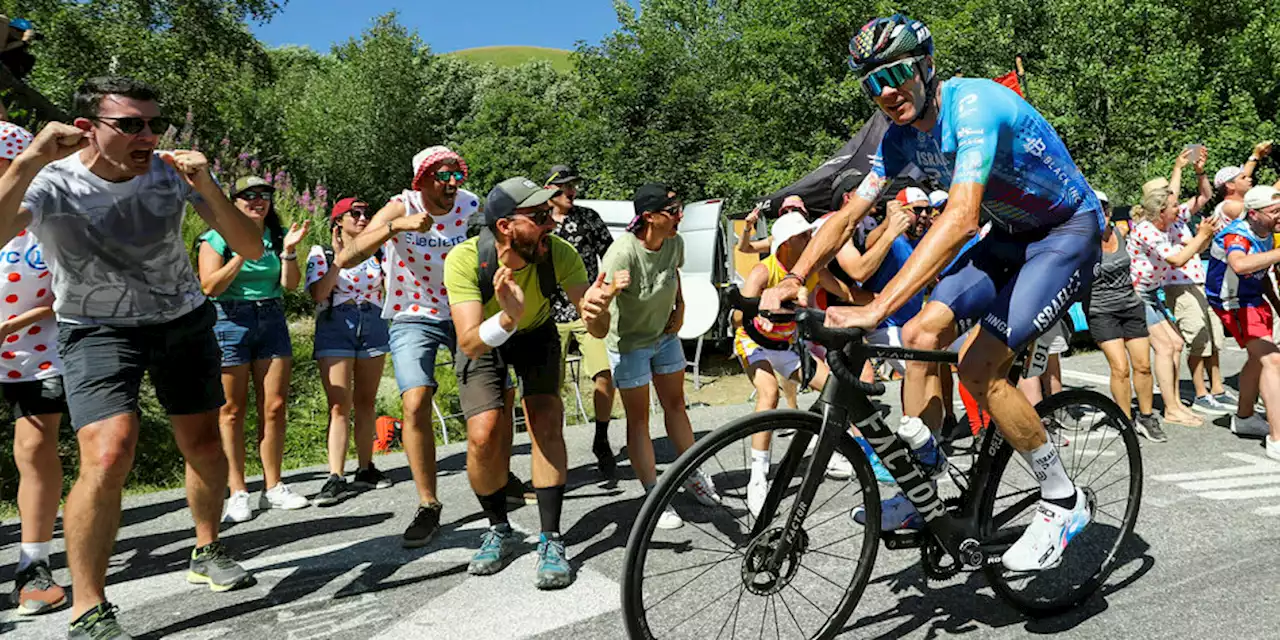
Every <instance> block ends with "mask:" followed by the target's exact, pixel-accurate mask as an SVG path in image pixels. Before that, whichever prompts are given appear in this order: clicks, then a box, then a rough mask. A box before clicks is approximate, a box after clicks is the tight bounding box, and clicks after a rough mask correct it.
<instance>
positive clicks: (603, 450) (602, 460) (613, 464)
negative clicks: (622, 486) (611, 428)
mask: <svg viewBox="0 0 1280 640" xmlns="http://www.w3.org/2000/svg"><path fill="white" fill-rule="evenodd" d="M591 453H594V454H595V456H596V469H599V470H600V475H601V476H604V479H605V480H616V479H617V477H618V460H617V459H616V458H614V457H613V448H612V447H610V446H609V443H608V442H597V443H595V444H593V445H592V446H591Z"/></svg>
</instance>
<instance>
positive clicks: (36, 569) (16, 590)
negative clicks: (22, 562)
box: [9, 560, 67, 616]
mask: <svg viewBox="0 0 1280 640" xmlns="http://www.w3.org/2000/svg"><path fill="white" fill-rule="evenodd" d="M9 600H10V601H11V602H13V604H15V605H18V615H20V616H34V615H39V614H41V613H48V612H50V611H53V610H55V609H59V608H61V607H62V605H64V604H66V603H67V592H66V590H65V589H63V588H62V587H60V586H58V583H56V582H54V581H53V572H52V571H50V570H49V563H48V562H44V561H43V560H42V561H40V562H33V563H31V564H29V565H27V567H26V568H25V569H23V570H21V571H19V572H18V575H16V576H14V578H13V593H12V594H10V595H9Z"/></svg>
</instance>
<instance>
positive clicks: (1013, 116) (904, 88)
mask: <svg viewBox="0 0 1280 640" xmlns="http://www.w3.org/2000/svg"><path fill="white" fill-rule="evenodd" d="M849 65H850V67H852V69H853V71H854V72H855V73H857V74H858V76H859V78H860V80H861V84H862V87H863V89H864V90H865V91H866V93H867V95H868V96H869V97H871V99H872V100H874V101H875V103H876V106H878V107H879V108H880V110H881V111H883V112H884V113H885V114H886V115H888V116H889V118H890V119H891V120H892V121H893V123H892V125H891V126H890V127H889V129H888V130H887V131H886V132H885V134H884V138H883V139H882V140H881V143H880V149H879V152H878V153H877V154H876V156H875V158H874V160H873V163H872V172H871V173H870V174H869V175H868V176H867V178H866V179H865V180H864V181H863V183H862V185H861V186H860V187H859V188H858V190H857V193H856V195H855V196H854V197H852V198H850V200H849V201H848V202H847V203H846V204H845V206H844V207H842V208H841V209H840V211H838V212H837V213H836V214H835V215H834V216H833V217H832V219H831V220H829V221H828V222H827V224H825V225H823V227H822V229H821V230H820V232H819V233H818V235H817V236H816V237H815V238H814V239H813V241H812V242H810V243H809V246H808V249H807V250H806V251H805V255H804V256H803V257H802V258H801V259H800V261H799V262H798V263H797V264H796V266H795V267H794V268H793V269H792V270H791V273H790V277H789V278H788V279H786V280H783V281H782V282H781V283H779V285H778V286H777V287H776V288H774V289H772V290H770V291H768V292H766V294H765V300H764V304H765V306H766V308H775V309H776V308H778V307H779V305H780V303H781V302H783V301H785V300H796V301H797V302H798V303H800V304H803V303H804V300H805V298H804V297H803V296H802V295H800V294H801V293H802V292H801V289H802V287H803V283H804V281H805V278H806V276H807V275H808V274H809V273H811V272H813V270H814V269H817V268H819V267H821V266H822V265H825V264H826V263H827V261H828V260H830V259H831V257H832V256H834V255H835V253H836V251H837V250H838V249H839V248H840V247H841V246H842V245H843V244H844V242H845V240H847V239H848V238H849V237H850V235H851V234H852V233H853V230H854V228H855V226H856V225H857V223H858V222H859V221H860V220H861V219H862V218H863V216H865V215H866V213H867V212H868V211H870V210H871V207H872V204H873V203H874V202H875V200H876V198H877V196H878V195H879V194H880V192H881V191H882V190H883V189H884V188H886V187H887V186H888V184H889V183H890V182H891V181H892V180H891V179H892V178H893V177H895V176H896V175H898V174H899V173H900V172H901V171H902V170H903V169H904V168H905V167H906V166H907V165H908V164H914V165H916V166H917V167H919V168H920V169H921V170H923V171H924V172H925V173H926V174H928V175H929V176H930V177H932V178H933V179H934V180H935V181H937V182H938V183H939V184H941V185H943V186H944V188H947V189H948V191H949V196H950V197H949V200H948V203H947V208H946V210H945V211H944V212H943V214H942V215H941V216H939V217H938V219H937V220H936V221H935V222H934V224H933V227H932V228H931V229H930V230H929V232H928V233H927V234H925V236H924V238H923V239H922V240H921V241H920V243H919V244H918V245H917V246H916V248H915V251H914V252H913V253H912V254H911V257H910V258H909V259H908V260H907V261H906V262H905V263H904V264H903V266H902V269H901V270H900V271H898V273H897V274H896V275H895V276H894V277H893V278H892V279H891V280H890V281H889V282H888V283H887V284H885V286H884V288H883V290H882V291H881V292H880V294H879V295H878V296H877V297H876V299H875V301H874V302H872V303H871V304H869V305H867V306H864V307H840V308H833V309H831V310H829V311H828V314H827V321H828V323H830V324H832V325H833V326H842V327H861V328H863V329H866V330H868V331H870V330H873V329H875V328H876V327H877V326H879V325H880V323H881V322H883V321H884V320H885V319H886V318H888V317H890V316H891V315H892V314H893V313H894V312H895V311H897V310H899V309H901V308H902V307H903V306H904V305H907V304H909V302H910V301H911V300H912V299H914V298H915V296H916V294H917V293H918V292H920V291H921V290H923V289H924V288H925V287H927V286H929V285H930V284H932V283H933V282H935V281H937V279H938V276H939V275H941V276H942V279H941V281H940V282H938V285H937V288H936V289H934V291H933V294H932V297H931V298H930V300H929V302H928V303H927V304H926V305H925V307H924V309H923V310H922V311H921V313H920V314H918V315H917V316H916V317H915V318H914V319H912V320H911V321H910V322H909V323H907V325H906V327H904V329H903V332H902V333H903V340H904V342H906V343H907V346H909V347H915V348H927V349H937V348H940V347H945V346H946V345H948V344H950V343H951V341H952V340H953V339H954V337H955V335H956V325H957V323H958V322H959V323H966V324H967V323H971V322H973V321H980V323H981V329H980V331H979V333H978V335H977V337H976V339H974V340H973V341H972V342H971V343H970V348H968V349H967V350H965V352H964V353H963V354H962V355H961V359H960V368H959V370H960V376H961V380H962V381H963V382H964V385H965V387H967V388H968V389H969V391H970V392H972V394H973V396H974V397H975V399H977V401H978V404H979V405H980V406H981V407H982V408H983V409H984V410H986V411H987V412H989V413H990V414H991V415H992V417H993V418H994V419H995V423H996V424H997V425H999V427H1000V430H1001V433H1003V434H1004V436H1005V438H1007V439H1008V440H1009V442H1010V443H1011V444H1012V445H1013V447H1014V448H1015V449H1017V450H1018V451H1019V452H1022V455H1023V457H1024V458H1025V459H1026V462H1027V464H1028V465H1029V466H1030V467H1031V469H1032V471H1033V472H1034V475H1035V477H1036V478H1037V479H1038V480H1039V482H1040V498H1041V499H1040V503H1039V506H1038V509H1037V510H1036V512H1035V514H1034V515H1033V520H1032V522H1031V524H1030V525H1029V526H1028V527H1027V529H1026V531H1025V532H1024V533H1023V535H1022V537H1021V538H1019V540H1018V541H1017V542H1016V543H1015V544H1014V545H1013V546H1012V547H1011V548H1010V549H1009V550H1008V551H1006V552H1005V553H1004V554H1003V558H1002V560H1003V563H1004V566H1005V567H1006V568H1008V569H1010V570H1013V571H1037V570H1042V569H1047V568H1050V567H1053V566H1055V565H1056V564H1057V563H1059V562H1060V560H1061V558H1062V553H1063V550H1064V549H1065V548H1066V546H1067V544H1068V542H1070V540H1071V538H1072V537H1073V536H1074V535H1076V534H1077V533H1079V532H1080V531H1081V530H1083V529H1084V528H1085V527H1086V526H1087V525H1088V524H1089V522H1090V520H1091V517H1092V514H1091V513H1090V510H1089V506H1088V504H1087V503H1086V500H1085V496H1084V493H1083V492H1081V491H1080V490H1079V489H1077V488H1076V487H1075V486H1074V484H1073V483H1072V481H1071V480H1070V478H1068V477H1067V473H1066V470H1065V469H1064V467H1063V464H1062V461H1061V460H1060V459H1059V457H1058V453H1057V451H1056V450H1055V448H1054V446H1053V443H1052V442H1050V441H1049V440H1048V438H1047V435H1046V433H1045V430H1044V427H1042V426H1041V424H1040V419H1039V417H1038V416H1037V414H1036V411H1035V408H1034V407H1032V406H1031V403H1030V402H1028V401H1027V399H1026V398H1025V397H1024V396H1023V395H1022V394H1021V393H1019V392H1018V390H1017V389H1016V388H1014V387H1013V386H1012V385H1010V384H1009V383H1008V382H1007V381H1006V379H1005V376H1006V374H1007V373H1008V371H1009V368H1010V367H1011V365H1012V364H1013V360H1014V355H1015V354H1016V353H1017V352H1018V351H1019V350H1020V349H1021V348H1022V347H1023V346H1025V345H1026V344H1028V343H1030V342H1031V341H1032V340H1034V339H1035V338H1036V336H1038V335H1039V334H1041V333H1043V332H1044V331H1046V330H1047V329H1049V328H1050V327H1052V326H1053V324H1054V323H1055V322H1057V321H1058V319H1059V318H1061V317H1062V316H1063V315H1064V314H1065V313H1066V311H1067V307H1068V306H1069V305H1070V304H1071V302H1072V300H1073V299H1074V298H1075V297H1076V295H1077V294H1078V293H1079V292H1080V291H1081V290H1082V289H1083V288H1085V287H1087V285H1088V284H1089V283H1090V282H1091V281H1092V279H1093V270H1094V267H1095V266H1096V265H1097V264H1098V260H1099V257H1100V255H1099V254H1100V250H1099V246H1100V244H1099V238H1100V237H1101V233H1102V224H1103V223H1102V213H1101V212H1102V206H1101V204H1099V202H1098V199H1097V198H1096V197H1095V196H1094V195H1093V190H1092V189H1091V188H1090V187H1089V185H1088V183H1086V182H1085V179H1084V177H1083V176H1082V175H1080V170H1079V169H1077V168H1076V165H1075V163H1074V162H1073V161H1072V160H1071V157H1070V156H1069V155H1068V154H1067V150H1066V148H1065V147H1064V146H1063V143H1062V140H1061V139H1060V138H1059V137H1058V134H1057V133H1056V132H1055V131H1054V130H1053V127H1051V126H1050V125H1049V123H1048V122H1046V121H1045V120H1044V118H1043V117H1042V116H1041V115H1040V114H1039V113H1037V112H1036V110H1035V109H1033V108H1032V107H1031V105H1029V104H1027V102H1026V101H1025V100H1023V99H1022V98H1021V97H1020V96H1018V95H1017V94H1016V93H1014V92H1013V91H1010V90H1009V89H1007V88H1005V87H1003V86H1001V85H999V84H997V83H995V82H992V81H990V80H982V79H969V78H955V79H952V80H948V81H946V82H941V81H940V79H939V78H938V77H937V75H936V73H935V68H934V65H933V38H932V36H931V35H930V34H929V29H928V28H927V27H926V26H925V25H924V24H923V23H921V22H919V21H917V20H912V19H910V18H908V17H906V16H903V15H894V16H892V17H889V18H877V19H875V20H872V21H870V22H868V23H867V24H865V25H863V26H862V27H861V28H860V29H859V30H858V32H857V33H856V34H854V36H853V38H852V39H851V40H850V41H849ZM984 209H985V213H986V217H987V218H988V219H989V220H990V221H991V222H992V223H993V228H992V230H991V231H990V233H988V234H987V235H986V236H985V237H984V238H982V239H981V240H979V241H978V242H977V243H976V244H974V246H973V247H971V248H970V249H969V250H967V251H965V252H964V253H963V254H962V255H961V253H960V251H961V248H962V247H963V246H964V244H965V243H966V241H968V240H969V239H970V238H971V237H973V236H974V235H976V234H977V233H978V229H979V226H980V225H981V224H982V222H983V220H982V218H983V213H984ZM958 255H959V259H958V260H956V257H957V256H958ZM953 260H954V261H955V262H954V263H953ZM948 265H950V266H948ZM912 371H917V370H916V369H914V368H913V369H912V370H911V371H908V373H907V379H906V384H905V394H904V395H905V399H904V403H903V404H904V414H905V415H907V416H911V417H923V418H924V420H925V421H926V423H928V424H929V426H930V427H931V428H932V429H934V430H935V431H936V430H937V429H938V428H939V427H940V423H941V420H942V414H943V412H942V402H941V400H940V387H939V378H938V373H937V367H931V368H925V369H924V371H926V372H927V373H926V374H925V375H914V376H913V375H912Z"/></svg>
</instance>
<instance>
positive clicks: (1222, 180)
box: [1213, 167, 1244, 189]
mask: <svg viewBox="0 0 1280 640" xmlns="http://www.w3.org/2000/svg"><path fill="white" fill-rule="evenodd" d="M1242 173H1244V168H1242V167H1223V168H1221V169H1218V172H1217V173H1215V174H1213V188H1214V189H1221V188H1222V187H1223V185H1225V184H1227V183H1228V182H1231V181H1232V180H1235V179H1236V178H1239V177H1240V174H1242Z"/></svg>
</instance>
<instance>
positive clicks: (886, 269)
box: [862, 236, 924, 328]
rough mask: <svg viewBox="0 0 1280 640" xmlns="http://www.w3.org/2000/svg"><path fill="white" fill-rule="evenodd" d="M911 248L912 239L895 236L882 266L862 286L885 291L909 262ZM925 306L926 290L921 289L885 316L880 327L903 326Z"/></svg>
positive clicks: (869, 289) (876, 291) (876, 290)
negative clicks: (899, 307) (891, 313)
mask: <svg viewBox="0 0 1280 640" xmlns="http://www.w3.org/2000/svg"><path fill="white" fill-rule="evenodd" d="M911 250H912V246H911V241H910V240H907V239H906V238H904V237H902V236H898V237H896V238H894V239H893V244H891V245H889V253H888V254H886V255H885V257H884V262H881V263H880V268H879V269H876V272H875V273H873V274H871V277H870V278H868V279H867V281H866V282H863V283H862V288H863V289H866V290H867V291H871V292H873V293H880V292H881V291H884V287H885V285H887V284H889V281H890V280H892V279H893V277H894V276H896V275H898V272H899V271H901V270H902V265H904V264H906V263H907V258H910V257H911ZM923 306H924V292H923V291H921V292H919V293H917V294H916V295H914V296H912V298H911V299H910V300H908V301H907V303H906V304H904V305H902V308H901V309H898V310H897V311H895V312H894V313H893V315H891V316H889V317H888V318H885V321H884V322H882V323H880V327H881V328H884V327H901V326H902V325H905V324H907V321H909V320H911V319H912V318H914V317H916V314H918V313H920V308H921V307H923Z"/></svg>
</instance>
